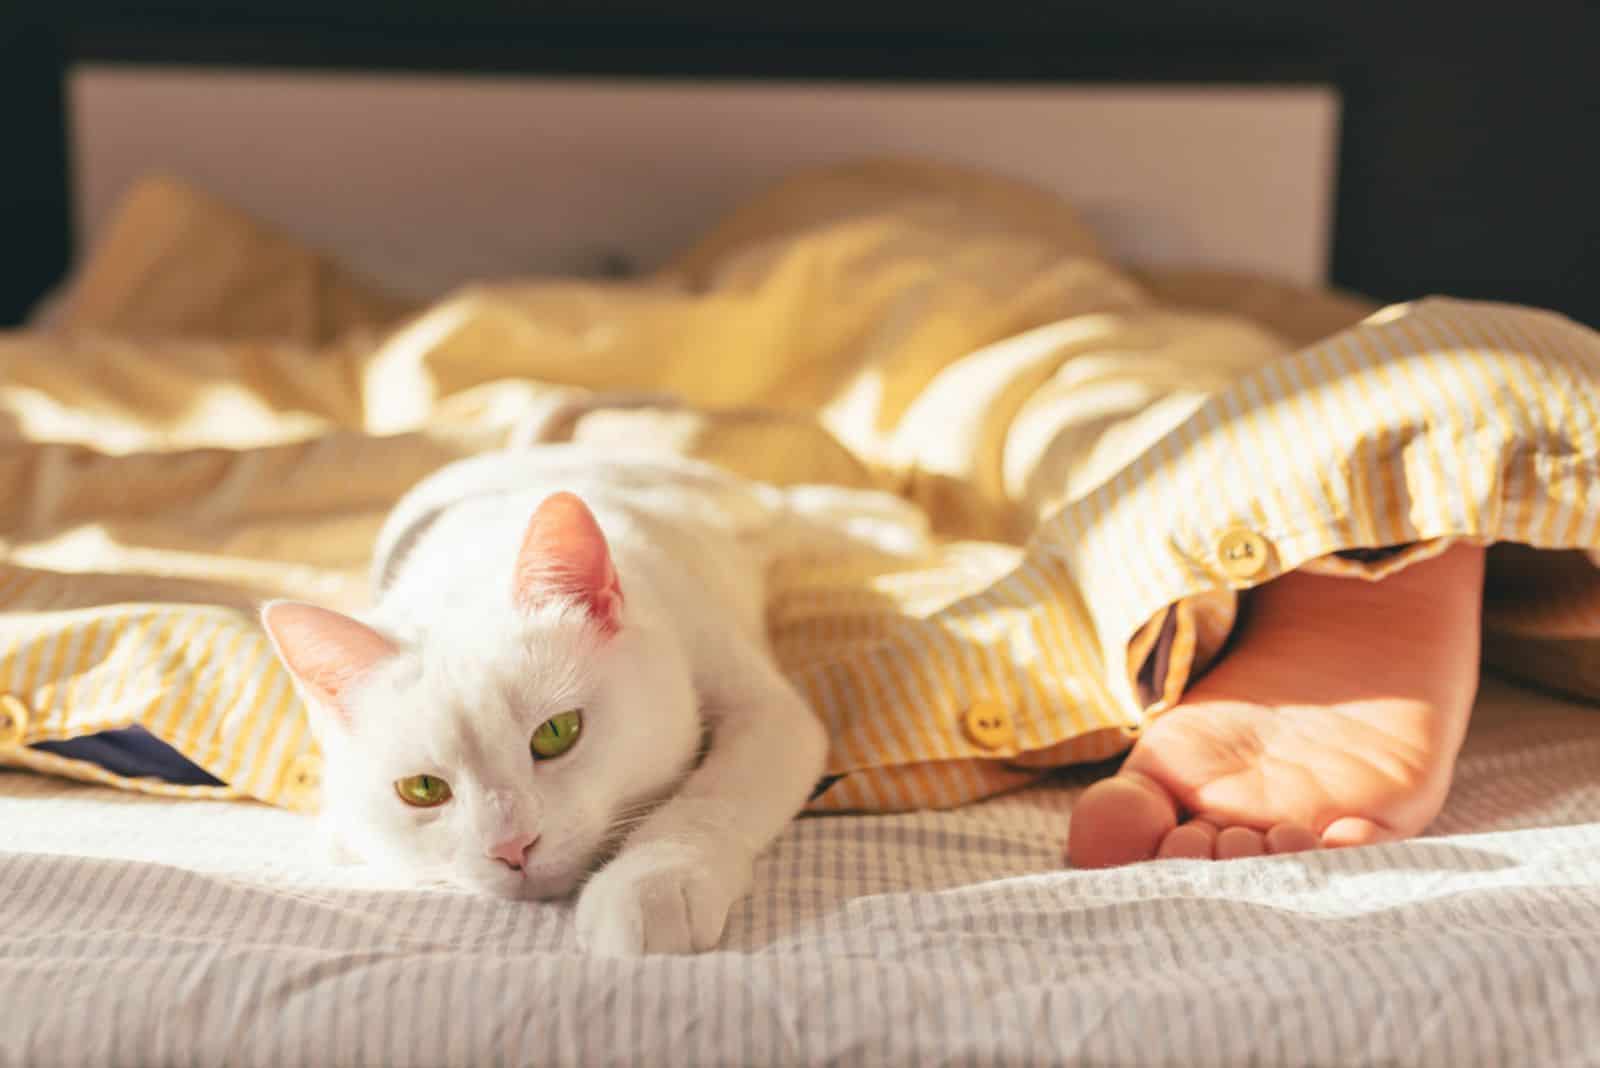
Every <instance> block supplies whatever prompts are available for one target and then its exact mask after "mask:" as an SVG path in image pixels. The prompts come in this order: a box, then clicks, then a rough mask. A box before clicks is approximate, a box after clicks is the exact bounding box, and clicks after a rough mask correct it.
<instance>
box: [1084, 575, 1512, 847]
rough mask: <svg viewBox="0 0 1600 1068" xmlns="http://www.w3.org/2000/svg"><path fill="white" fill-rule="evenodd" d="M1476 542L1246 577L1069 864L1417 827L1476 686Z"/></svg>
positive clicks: (1105, 793) (1366, 838)
mask: <svg viewBox="0 0 1600 1068" xmlns="http://www.w3.org/2000/svg"><path fill="white" fill-rule="evenodd" d="M1483 566H1484V551H1483V549H1481V548H1479V547H1476V546H1469V545H1456V546H1452V547H1451V548H1450V549H1449V550H1447V551H1446V552H1444V553H1442V554H1440V555H1439V556H1437V557H1434V558H1433V559H1431V560H1425V561H1422V562H1421V563H1417V564H1413V565H1412V566H1411V567H1408V568H1406V569H1405V570H1404V571H1401V572H1399V573H1397V574H1394V575H1390V576H1389V577H1388V578H1385V579H1383V580H1382V581H1379V582H1368V581H1366V580H1363V579H1349V578H1330V577H1327V576H1322V575H1311V574H1306V573H1303V572H1293V573H1291V574H1288V575H1285V576H1283V577H1281V578H1279V579H1276V580H1275V581H1273V582H1270V583H1268V584H1266V585H1264V586H1261V587H1259V588H1257V589H1256V590H1254V591H1253V592H1252V593H1251V594H1250V595H1249V596H1248V600H1247V605H1246V611H1245V613H1244V617H1243V620H1242V622H1241V623H1240V625H1239V632H1238V634H1237V635H1236V638H1235V645H1234V647H1233V649H1232V650H1230V651H1229V652H1228V654H1227V655H1226V656H1225V657H1224V658H1222V659H1221V660H1220V661H1219V662H1218V663H1217V665H1216V666H1215V667H1214V668H1213V669H1212V670H1211V671H1210V672H1209V673H1208V674H1207V675H1206V676H1205V677H1204V678H1202V679H1201V680H1200V681H1199V682H1197V683H1196V684H1195V685H1194V686H1192V687H1191V688H1190V690H1189V692H1188V693H1187V694H1185V695H1184V698H1183V700H1182V701H1181V702H1180V703H1179V704H1178V705H1177V706H1176V707H1175V708H1173V709H1172V710H1171V711H1169V712H1167V713H1166V714H1165V715H1163V716H1161V717H1159V718H1158V719H1156V720H1155V721H1154V722H1153V723H1151V724H1150V725H1149V726H1148V727H1146V729H1145V731H1144V734H1143V735H1142V736H1141V737H1140V739H1139V741H1138V743H1137V744H1136V745H1135V746H1134V748H1133V750H1132V752H1130V753H1129V754H1128V758H1127V760H1126V761H1125V762H1124V764H1123V766H1122V769H1121V770H1120V771H1119V772H1118V773H1117V774H1116V775H1115V776H1113V777H1111V778H1109V779H1106V780H1104V781H1101V782H1098V783H1095V784H1094V785H1093V786H1091V787H1090V788H1089V789H1088V790H1087V791H1085V792H1084V794H1083V796H1082V798H1080V799H1079V801H1078V803H1077V805H1076V806H1075V807H1074V809H1073V812H1072V826H1071V830H1070V838H1069V841H1068V845H1067V857H1068V860H1069V861H1070V862H1071V863H1072V864H1073V865H1074V866H1075V867H1082V868H1099V867H1109V866H1112V865H1117V864H1128V863H1132V862H1135V861H1140V860H1150V859H1153V858H1166V857H1190V858H1212V859H1217V860H1228V859H1232V858H1236V857H1251V856H1260V855H1262V854H1269V853H1294V852H1299V851H1301V850H1306V849H1315V848H1318V847H1333V846H1349V845H1367V844H1371V843H1376V842H1384V841H1390V840H1393V839H1398V838H1405V837H1409V836H1411V835H1414V834H1417V833H1419V832H1421V831H1422V830H1423V829H1424V828H1425V827H1426V826H1427V825H1428V824H1429V822H1431V821H1432V820H1433V818H1434V816H1436V815H1438V812H1439V809H1440V807H1441V806H1443V804H1444V799H1445V794H1446V793H1448V791H1449V789H1450V778H1451V774H1452V773H1453V771H1454V769H1455V762H1456V754H1457V753H1458V752H1459V750H1460V748H1461V741H1462V738H1463V736H1464V735H1465V733H1466V727H1467V719H1468V717H1469V715H1470V714H1471V711H1472V702H1473V698H1474V696H1475V695H1476V693H1477V686H1478V641H1479V627H1480V621H1481V602H1482V591H1483Z"/></svg>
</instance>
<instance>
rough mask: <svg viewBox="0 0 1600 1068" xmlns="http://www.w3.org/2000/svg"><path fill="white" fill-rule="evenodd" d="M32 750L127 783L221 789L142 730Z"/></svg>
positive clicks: (87, 737)
mask: <svg viewBox="0 0 1600 1068" xmlns="http://www.w3.org/2000/svg"><path fill="white" fill-rule="evenodd" d="M32 748H34V749H40V750H43V751H44V752H46V753H54V754H56V755H57V756H64V757H67V758H68V759H70V760H83V761H86V762H88V763H90V764H99V765H100V766H101V767H102V768H105V769H106V770H107V771H109V772H111V773H112V774H114V775H121V776H123V777H124V778H128V779H161V780H162V781H164V782H170V783H172V784H173V785H174V786H221V785H223V783H222V780H221V779H217V778H213V777H212V776H211V775H210V774H208V773H207V772H206V770H205V769H204V768H202V767H200V766H199V765H198V764H194V763H191V762H190V761H189V759H188V758H187V757H185V756H184V755H183V754H182V753H180V752H178V751H177V750H176V749H174V748H172V746H170V745H168V744H167V743H166V742H163V741H161V740H160V739H159V738H157V737H156V736H155V735H153V734H151V733H150V732H149V731H147V730H145V729H144V728H143V727H120V728H118V729H117V730H112V731H101V732H100V733H99V734H87V735H84V736H83V737H82V738H72V739H69V740H68V741H65V742H35V743H34V744H33V746H32Z"/></svg>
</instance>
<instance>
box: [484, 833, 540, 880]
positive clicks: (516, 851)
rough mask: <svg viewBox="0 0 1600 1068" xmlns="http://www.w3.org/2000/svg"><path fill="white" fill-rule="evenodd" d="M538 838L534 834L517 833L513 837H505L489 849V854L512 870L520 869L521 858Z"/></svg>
mask: <svg viewBox="0 0 1600 1068" xmlns="http://www.w3.org/2000/svg"><path fill="white" fill-rule="evenodd" d="M538 840H539V836H538V835H536V834H519V835H517V836H516V837H515V838H507V839H506V840H505V841H504V842H501V843H500V844H499V845H497V846H495V847H494V848H493V849H491V850H489V855H490V856H491V857H493V858H494V859H495V860H498V861H499V862H500V863H502V864H504V865H505V866H506V867H508V868H510V869H511V870H512V871H521V870H522V859H523V857H525V856H527V853H528V850H530V849H532V848H533V844H534V843H535V842H537V841H538Z"/></svg>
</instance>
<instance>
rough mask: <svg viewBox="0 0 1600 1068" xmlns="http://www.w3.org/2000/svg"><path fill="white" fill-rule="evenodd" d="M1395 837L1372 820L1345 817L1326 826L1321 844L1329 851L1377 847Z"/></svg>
mask: <svg viewBox="0 0 1600 1068" xmlns="http://www.w3.org/2000/svg"><path fill="white" fill-rule="evenodd" d="M1396 837H1398V836H1397V835H1396V834H1395V833H1394V832H1393V831H1391V830H1389V829H1388V828H1387V827H1384V826H1382V825H1380V824H1377V823H1374V822H1373V821H1372V820H1367V819H1362V818H1361V817H1359V816H1346V817H1345V818H1344V819H1338V820H1334V821H1333V822H1332V823H1330V824H1328V826H1327V827H1326V829H1324V830H1323V832H1322V844H1323V845H1324V846H1327V847H1328V848H1329V849H1338V848H1339V847H1341V846H1358V845H1377V844H1378V843H1379V842H1388V841H1392V840H1393V839H1395V838H1396Z"/></svg>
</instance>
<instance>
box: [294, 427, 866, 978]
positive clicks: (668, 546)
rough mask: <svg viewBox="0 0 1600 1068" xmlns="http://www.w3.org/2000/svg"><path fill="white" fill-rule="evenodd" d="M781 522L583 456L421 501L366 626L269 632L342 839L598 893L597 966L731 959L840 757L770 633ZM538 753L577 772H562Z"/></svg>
mask: <svg viewBox="0 0 1600 1068" xmlns="http://www.w3.org/2000/svg"><path fill="white" fill-rule="evenodd" d="M855 496H857V497H863V496H864V495H860V494H857V495H855ZM780 500H781V497H780V495H778V494H777V493H776V491H774V490H772V488H771V487H765V486H760V485H757V484H753V483H748V482H744V481H742V480H740V479H737V478H733V477H732V476H728V475H725V474H722V473H720V472H718V471H716V470H715V469H713V468H709V467H706V466H704V465H700V464H694V463H690V462H686V461H677V460H653V459H647V458H642V457H633V458H631V459H617V458H615V457H609V456H605V455H602V454H598V453H595V452H592V451H589V450H586V449H581V448H577V447H570V446H567V447H543V448H536V449H531V450H526V451H519V452H513V453H501V454H495V455H492V456H486V457H479V458H477V459H473V460H469V461H465V462H463V463H460V464H456V465H452V466H451V467H449V468H446V469H445V470H443V471H441V472H439V473H438V474H436V475H435V476H433V477H432V478H430V479H428V480H426V481H425V482H423V483H422V484H421V485H419V486H418V487H416V489H415V490H413V491H412V492H411V493H410V494H409V495H408V496H407V498H406V499H405V500H404V501H402V502H401V504H400V505H399V506H398V507H397V508H396V510H395V512H394V514H393V516H392V517H391V520H390V522H389V524H388V525H387V526H386V528H385V531H384V533H383V535H382V536H381V537H380V543H379V553H378V557H377V559H376V560H375V562H374V574H375V576H376V579H377V584H378V586H379V589H380V593H379V597H378V601H377V603H376V605H375V606H374V608H373V609H372V610H371V611H370V612H369V613H367V614H366V615H365V616H364V617H363V621H360V622H358V621H356V620H353V619H350V618H349V617H345V616H341V615H338V614H337V613H333V612H329V611H327V610H325V609H319V608H314V607H312V606H309V605H301V604H294V603H289V602H278V603H275V604H273V605H269V606H268V607H267V608H266V610H265V611H264V613H263V618H264V621H265V623H266V625H267V628H268V630H269V632H270V633H271V634H272V636H273V639H274V641H275V643H276V645H277V648H278V650H279V653H280V655H281V656H282V657H283V659H284V662H285V663H286V664H287V665H288V666H289V668H290V670H291V672H293V673H294V675H295V676H296V679H297V681H298V682H299V684H300V687H301V690H302V692H303V693H304V694H305V696H306V698H307V701H308V703H309V704H310V705H311V706H312V708H313V723H314V724H315V725H316V729H317V735H318V738H319V741H320V742H321V744H322V747H323V750H324V754H325V760H326V766H325V772H324V801H323V810H324V816H325V818H326V819H327V820H328V821H330V823H331V825H332V827H333V829H334V830H335V832H336V834H337V836H338V838H339V839H340V840H341V841H342V843H343V844H344V845H345V846H346V847H347V848H349V849H350V850H352V851H353V852H355V853H356V854H357V855H359V856H361V857H363V858H365V859H367V860H369V861H373V862H377V863H382V864H386V865H388V866H389V867H391V868H393V869H395V870H397V871H398V872H401V873H404V874H405V875H407V876H409V877H410V878H412V879H426V880H447V881H451V882H455V883H458V884H462V885H466V886H469V887H474V888H477V889H480V890H483V891H485V892H489V893H494V894H499V895H502V896H508V897H553V896H560V895H563V894H566V893H568V892H570V891H571V890H573V889H574V888H576V887H578V886H579V885H580V884H582V886H583V889H582V893H581V895H580V897H579V903H578V911H577V924H578V929H579V936H580V939H581V940H582V941H583V942H584V944H586V945H587V946H589V947H590V948H592V949H594V950H597V951H600V952H612V953H629V952H641V951H658V950H666V951H685V950H689V949H705V948H708V947H709V946H711V945H713V944H715V943H716V941H717V940H718V939H719V937H720V935H721V931H722V926H723V922H724V920H725V919H726V915H727V911H728V908H729V906H730V905H731V904H732V903H733V902H734V901H736V900H738V899H739V898H740V897H742V896H743V895H744V894H745V893H746V892H747V890H748V888H749V882H750V877H751V870H752V863H753V861H754V858H755V856H756V855H757V853H759V852H760V851H761V850H762V849H764V848H765V847H766V846H767V845H768V844H769V843H770V842H771V840H772V839H773V838H774V837H775V836H776V835H777V834H778V832H779V831H780V830H781V829H782V828H783V826H784V825H785V824H786V823H787V821H788V820H789V819H790V818H792V817H793V816H794V814H795V813H796V812H797V811H798V810H799V809H800V807H801V806H802V805H803V804H804V802H805V799H806V797H807V795H808V793H809V791H810V790H811V789H812V787H813V786H814V784H815V783H816V781H817V779H818V778H819V776H820V774H821V771H822V767H823V758H824V755H825V750H826V741H825V737H824V734H823V731H822V728H821V726H820V725H819V724H818V722H817V720H816V719H815V717H814V716H813V715H812V714H811V712H810V710H809V709H808V708H807V706H806V704H805V702H804V701H803V700H802V699H801V698H800V696H799V695H798V693H797V692H796V691H795V690H794V689H793V687H792V686H790V685H789V683H788V682H787V681H786V680H785V679H784V678H783V676H782V675H781V674H780V673H779V672H778V670H777V667H776V665H775V663H774V662H773V659H772V657H771V654H770V651H769V650H768V648H767V643H766V638H765V633H764V628H763V607H764V599H763V573H764V568H765V565H766V563H767V562H768V558H769V557H770V556H771V555H772V554H773V552H774V551H775V550H776V549H777V548H778V547H780V546H782V545H783V544H784V543H785V541H786V539H792V538H793V536H794V535H793V532H794V529H795V527H796V525H800V526H803V525H804V520H803V519H796V517H795V516H794V515H793V514H792V513H786V512H785V510H784V507H783V506H782V504H781V503H780ZM580 502H581V503H580ZM574 712H576V713H577V715H578V718H577V719H574V718H573V716H574ZM541 724H543V726H541ZM536 731H539V732H542V734H541V738H542V739H543V740H542V742H540V744H542V745H544V747H545V748H546V749H547V750H553V749H554V747H556V746H558V745H567V746H570V749H566V750H562V751H561V752H560V753H559V754H558V755H556V756H553V757H548V758H541V757H540V756H539V755H538V749H537V748H535V749H533V750H532V751H530V745H531V744H533V743H531V742H530V739H531V738H533V736H534V734H535V732H536ZM569 734H570V735H572V736H573V737H574V738H575V740H572V739H571V738H568V737H567V736H568V735H569ZM558 735H559V736H560V737H559V739H558V737H557V736H558ZM535 741H539V740H538V739H535ZM441 783H443V784H445V785H444V786H443V787H441V785H440V784H441ZM440 793H447V799H446V800H444V801H442V802H435V801H434V797H435V795H437V794H440ZM408 797H409V798H410V800H407V798H408ZM419 798H420V799H421V800H419ZM658 802H659V803H658ZM619 843H620V849H618V850H617V852H616V855H615V858H614V859H611V860H609V862H607V861H606V858H607V857H608V856H610V854H611V852H612V850H613V848H614V847H616V846H618V844H619ZM602 863H604V867H603V868H601V869H600V870H599V872H598V873H597V874H593V876H592V877H589V876H590V875H591V873H592V872H593V871H594V868H595V867H596V866H597V865H599V864H602ZM586 877H589V878H588V879H587V882H586V883H585V882H584V880H585V878H586Z"/></svg>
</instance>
